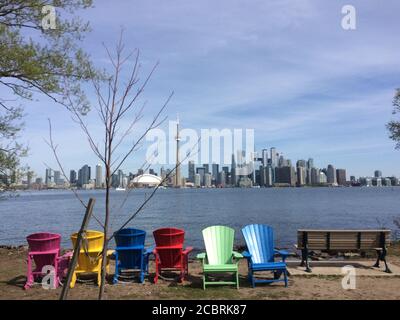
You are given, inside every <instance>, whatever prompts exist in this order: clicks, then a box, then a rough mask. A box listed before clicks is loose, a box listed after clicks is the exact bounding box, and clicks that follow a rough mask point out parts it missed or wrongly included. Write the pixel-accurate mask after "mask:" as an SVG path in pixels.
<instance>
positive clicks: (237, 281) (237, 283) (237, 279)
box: [236, 270, 239, 290]
mask: <svg viewBox="0 0 400 320" xmlns="http://www.w3.org/2000/svg"><path fill="white" fill-rule="evenodd" d="M236 289H238V290H239V270H238V271H236Z"/></svg>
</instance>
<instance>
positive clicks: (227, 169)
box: [221, 167, 229, 184]
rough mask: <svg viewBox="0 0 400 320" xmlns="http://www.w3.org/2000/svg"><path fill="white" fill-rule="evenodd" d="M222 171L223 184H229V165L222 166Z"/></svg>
mask: <svg viewBox="0 0 400 320" xmlns="http://www.w3.org/2000/svg"><path fill="white" fill-rule="evenodd" d="M222 171H223V172H224V173H225V184H229V182H228V179H229V167H222ZM221 182H222V181H221Z"/></svg>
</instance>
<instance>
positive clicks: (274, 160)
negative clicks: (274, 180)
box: [270, 147, 278, 168]
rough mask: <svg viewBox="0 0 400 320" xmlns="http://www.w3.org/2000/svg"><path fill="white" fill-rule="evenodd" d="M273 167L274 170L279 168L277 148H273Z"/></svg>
mask: <svg viewBox="0 0 400 320" xmlns="http://www.w3.org/2000/svg"><path fill="white" fill-rule="evenodd" d="M270 150H271V165H272V167H273V168H275V167H277V166H278V153H277V152H276V148H274V147H272V148H271V149H270Z"/></svg>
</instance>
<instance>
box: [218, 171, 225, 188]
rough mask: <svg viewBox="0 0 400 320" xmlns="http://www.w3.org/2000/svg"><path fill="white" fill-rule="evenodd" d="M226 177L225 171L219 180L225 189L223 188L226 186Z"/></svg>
mask: <svg viewBox="0 0 400 320" xmlns="http://www.w3.org/2000/svg"><path fill="white" fill-rule="evenodd" d="M225 175H226V173H225V171H224V170H222V171H221V172H220V173H219V178H218V182H219V183H218V185H219V186H221V187H223V188H225V186H226V176H225Z"/></svg>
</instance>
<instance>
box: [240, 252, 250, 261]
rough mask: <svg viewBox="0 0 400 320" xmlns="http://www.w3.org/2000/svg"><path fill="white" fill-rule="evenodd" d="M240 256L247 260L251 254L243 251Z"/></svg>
mask: <svg viewBox="0 0 400 320" xmlns="http://www.w3.org/2000/svg"><path fill="white" fill-rule="evenodd" d="M242 256H243V258H246V259H247V260H250V259H251V254H250V252H248V251H243V252H242Z"/></svg>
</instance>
